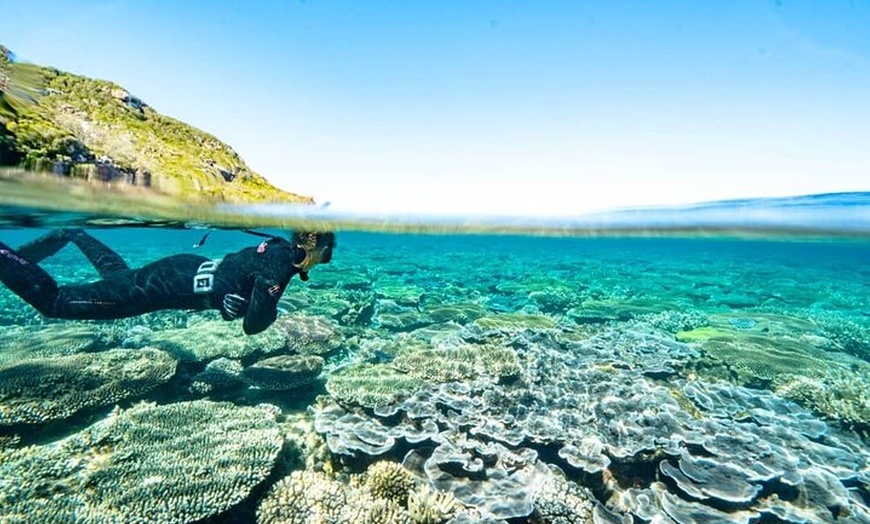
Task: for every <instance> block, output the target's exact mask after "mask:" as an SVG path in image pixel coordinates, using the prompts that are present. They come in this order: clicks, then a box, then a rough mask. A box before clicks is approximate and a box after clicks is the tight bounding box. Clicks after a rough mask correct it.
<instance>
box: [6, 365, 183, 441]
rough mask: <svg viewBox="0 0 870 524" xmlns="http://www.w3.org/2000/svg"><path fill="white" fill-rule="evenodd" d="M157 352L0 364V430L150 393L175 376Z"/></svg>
mask: <svg viewBox="0 0 870 524" xmlns="http://www.w3.org/2000/svg"><path fill="white" fill-rule="evenodd" d="M175 365H176V364H175V360H173V359H172V357H170V356H169V354H168V353H166V352H164V351H161V350H159V349H153V348H144V349H139V350H132V349H115V350H111V351H105V352H100V353H79V354H75V355H68V356H61V357H53V358H50V357H42V358H39V357H37V358H31V359H28V360H24V361H22V362H19V363H16V364H7V365H4V366H0V427H2V426H10V425H15V424H41V423H45V422H48V421H51V420H58V419H63V418H67V417H70V416H72V415H74V414H75V413H77V412H79V411H81V410H83V409H86V408H91V407H97V406H107V405H111V404H113V403H115V402H119V401H121V400H123V399H126V398H130V397H135V396H137V395H141V394H143V393H146V392H148V391H150V390H151V389H153V388H155V387H157V386H159V385H160V384H163V383H165V382H166V381H168V380H169V379H170V378H171V377H172V376H173V375H174V374H175Z"/></svg>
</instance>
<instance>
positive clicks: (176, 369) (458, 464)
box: [0, 194, 870, 523]
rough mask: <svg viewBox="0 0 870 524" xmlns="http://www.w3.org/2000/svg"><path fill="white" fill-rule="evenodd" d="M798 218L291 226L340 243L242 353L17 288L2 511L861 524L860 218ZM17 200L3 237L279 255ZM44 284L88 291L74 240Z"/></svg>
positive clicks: (238, 235) (0, 375)
mask: <svg viewBox="0 0 870 524" xmlns="http://www.w3.org/2000/svg"><path fill="white" fill-rule="evenodd" d="M820 200H822V201H824V202H823V205H824V206H827V207H825V208H824V209H823V212H819V209H820V207H819V205H816V206H815V207H814V204H819V202H820ZM795 202H796V201H793V202H792V203H791V204H793V205H786V206H785V207H789V208H790V209H791V211H794V209H795V208H799V209H800V211H801V213H803V214H801V213H798V214H794V213H792V214H791V215H789V214H783V213H781V212H779V211H777V210H776V209H775V208H776V207H777V206H765V205H764V204H763V203H757V202H756V203H747V202H738V203H728V204H721V205H716V206H705V208H706V209H708V210H709V209H714V210H715V213H714V214H713V215H710V214H706V215H704V216H706V217H707V218H706V219H705V218H704V216H702V215H698V214H694V215H693V214H692V213H694V212H697V208H695V209H694V210H682V211H680V210H667V214H665V215H661V214H659V215H652V214H649V212H646V211H645V212H642V213H622V214H619V215H618V216H617V215H607V214H605V215H598V216H596V217H594V218H589V217H587V218H584V219H582V220H580V221H577V220H574V221H572V222H571V223H570V224H567V223H566V222H561V223H557V222H556V221H553V220H538V221H531V223H532V225H530V221H529V220H528V219H525V220H523V221H520V222H521V224H520V225H521V226H522V227H521V229H522V231H524V232H525V233H535V234H534V235H529V234H519V231H520V229H517V228H516V227H514V226H516V225H517V222H513V223H512V222H509V221H507V222H506V221H502V222H500V223H498V224H497V225H494V224H496V222H494V221H487V222H484V223H483V226H485V227H483V226H481V223H479V222H478V223H475V224H474V225H473V226H468V225H463V222H462V221H457V220H453V221H448V222H445V223H441V224H440V225H439V224H437V223H432V222H431V221H428V222H427V221H423V222H420V221H417V222H412V221H409V222H406V223H404V224H403V223H391V222H389V221H372V220H368V221H366V220H359V221H356V222H354V221H353V220H350V219H348V217H339V218H340V220H335V221H333V222H330V219H331V218H334V217H329V216H324V215H316V216H314V217H313V218H312V217H304V216H303V217H301V218H300V216H299V215H289V216H288V215H287V214H284V215H283V218H281V220H287V223H288V224H298V225H303V224H304V225H311V224H314V225H317V226H327V227H336V228H338V233H337V241H338V246H337V248H336V250H335V255H334V258H333V261H332V263H331V264H328V265H324V266H320V267H317V268H315V269H314V270H313V271H312V272H311V279H310V281H308V282H301V281H299V280H298V279H295V278H294V279H293V281H292V282H291V285H290V286H289V287H288V289H287V290H286V292H285V293H284V295H283V297H282V298H281V301H280V310H279V319H278V321H277V322H276V323H275V324H274V325H273V326H272V327H271V328H270V329H269V330H267V331H266V332H265V333H263V334H261V335H257V336H254V337H246V336H245V335H244V334H243V332H242V329H241V326H240V323H239V322H238V321H236V322H224V321H222V320H221V318H220V316H219V315H218V314H217V312H215V311H206V312H187V311H168V312H158V313H151V314H147V315H143V316H140V317H134V318H130V319H123V320H117V321H78V322H74V321H57V320H47V319H45V318H43V317H41V316H40V315H39V314H38V313H37V312H35V311H34V310H33V309H32V308H31V307H30V306H28V305H27V304H26V303H24V302H23V301H22V300H21V299H19V298H18V297H17V296H15V295H14V294H12V293H11V292H9V291H8V290H7V289H5V288H3V289H0V522H74V521H76V520H79V521H82V522H154V523H157V522H160V523H165V522H176V523H181V522H203V521H204V522H261V523H281V522H286V523H291V522H292V523H298V522H311V523H315V522H318V523H319V522H348V523H350V522H372V523H374V522H418V523H423V522H425V523H431V522H448V521H450V522H454V523H460V522H506V521H509V522H537V523H575V522H630V521H632V520H633V521H634V522H679V523H691V522H870V510H868V506H870V448H868V445H867V444H868V435H870V433H868V432H870V400H868V397H870V396H868V394H867V388H868V381H870V362H868V360H870V242H868V240H867V238H868V231H870V227H868V225H867V224H868V222H870V218H868V217H870V213H868V210H870V206H868V198H867V195H866V194H858V195H855V194H853V195H846V196H839V197H827V199H825V198H821V199H819V198H816V199H804V200H801V201H800V203H799V205H797V204H795ZM24 203H25V204H27V205H26V206H24V207H16V206H13V205H10V203H9V202H8V201H7V202H6V204H7V205H5V207H3V210H2V214H3V220H4V225H5V229H3V230H0V241H2V242H4V243H6V244H8V245H10V246H13V247H16V246H19V245H21V244H23V243H25V242H27V241H30V240H32V239H34V238H36V237H37V236H38V235H40V234H42V233H43V232H45V229H44V228H45V227H49V226H50V227H58V226H62V225H85V226H87V227H88V231H89V232H91V233H92V234H93V235H94V236H95V237H97V238H98V239H100V240H102V241H104V242H105V243H106V244H108V245H110V246H111V247H113V248H114V249H115V250H116V251H117V252H118V253H119V254H120V255H122V256H123V257H124V259H125V260H126V261H127V262H128V263H129V265H130V266H132V267H137V266H140V265H143V264H146V263H148V262H151V261H153V260H156V259H159V258H161V257H164V256H167V255H171V254H177V253H196V254H201V255H203V256H206V257H209V258H215V259H217V258H221V257H223V256H224V255H225V254H227V253H230V252H233V251H237V250H239V249H242V248H244V247H248V246H251V245H257V244H258V243H259V242H260V241H261V239H260V238H258V237H254V236H251V235H249V234H246V233H243V232H240V231H233V230H216V231H214V232H213V233H212V234H211V236H210V237H209V238H208V240H207V241H206V242H205V244H204V245H202V246H200V247H194V246H195V245H196V244H198V243H199V242H200V240H201V238H202V236H203V233H204V230H203V229H201V227H202V226H205V225H207V224H205V223H204V221H203V220H202V217H192V218H195V220H190V222H195V223H196V225H197V228H196V229H189V228H188V229H185V228H183V227H181V226H183V224H185V223H186V222H187V221H185V220H180V218H183V217H179V216H177V215H173V216H172V217H170V218H169V219H167V220H165V221H161V220H158V217H156V216H154V215H153V214H152V215H148V219H147V220H145V219H143V217H142V216H141V215H134V214H131V215H128V216H122V215H121V214H118V213H116V214H114V215H112V216H111V217H109V216H107V214H106V213H102V214H101V215H100V216H99V218H97V217H95V216H94V215H92V214H88V213H85V212H83V211H82V210H80V209H76V213H72V214H70V213H63V212H61V210H59V209H57V208H53V209H49V210H39V209H35V208H34V207H33V205H32V204H33V202H24ZM778 205H779V207H783V206H782V203H780V204H778ZM747 208H752V210H753V212H752V213H749V214H747V213H746V211H747ZM780 211H781V210H780ZM294 213H296V211H294ZM813 213H815V214H813ZM838 213H839V214H838ZM655 216H658V217H659V218H655ZM662 216H664V217H665V218H661V217H662ZM276 217H282V215H281V213H280V212H278V211H276V210H275V209H272V210H269V211H268V212H264V213H260V215H259V218H257V217H254V218H250V217H249V218H248V219H246V220H244V221H242V222H240V223H239V225H243V226H246V227H249V226H255V225H257V224H258V223H261V224H262V225H263V226H264V227H265V228H266V229H267V230H269V231H271V232H274V233H277V234H281V233H282V231H279V230H275V229H268V226H274V225H275V220H276ZM711 217H712V218H711ZM118 219H123V220H118ZM131 219H132V220H131ZM309 219H310V220H312V221H311V222H305V220H309ZM705 220H706V221H705ZM789 220H791V221H790V222H789ZM729 221H730V222H729ZM628 222H631V224H630V225H631V227H630V228H626V227H625V224H626V223H628ZM117 223H136V224H139V225H140V226H141V225H142V224H143V223H147V224H149V225H150V227H132V228H131V227H124V228H119V227H95V226H96V225H101V226H105V225H106V224H117ZM219 223H220V225H221V226H223V227H229V226H231V225H232V224H228V223H226V222H219ZM375 223H377V224H378V226H377V227H375V226H373V225H372V224H375ZM421 223H424V224H425V225H426V227H425V228H421V227H420V224H421ZM28 224H29V225H31V226H39V227H26V226H27V225H28ZM157 225H164V226H165V225H170V226H173V227H160V228H158V227H156V226H157ZM385 225H388V226H390V227H389V228H388V227H381V226H385ZM367 228H368V229H379V230H383V229H393V230H410V231H414V230H420V229H424V230H425V233H422V234H414V233H410V232H403V233H399V232H385V231H366V229H367ZM623 230H624V231H623ZM504 231H508V232H512V233H511V234H494V233H495V232H504ZM445 232H449V233H450V234H445ZM568 233H573V235H571V234H568ZM590 237H596V238H590ZM597 237H600V238H597ZM41 265H42V267H44V268H45V269H46V270H47V271H48V272H49V273H51V274H52V275H53V276H54V277H55V278H56V279H57V280H58V281H59V282H60V283H61V284H75V283H84V282H88V281H92V280H95V279H97V278H98V275H97V273H96V271H95V270H94V269H93V268H92V267H91V266H90V265H89V263H88V262H87V260H86V259H85V258H84V257H83V256H82V255H81V254H80V253H79V252H78V251H76V250H75V248H74V247H72V246H70V247H67V248H65V249H64V250H62V251H61V252H60V253H58V254H57V255H55V256H53V257H51V258H49V259H47V260H46V261H45V262H43V263H42V264H41ZM311 355H314V357H311ZM281 356H284V358H283V360H282V359H280V358H279V359H277V360H275V357H281ZM311 358H314V359H315V360H316V359H318V358H319V359H322V360H319V361H318V362H319V364H320V365H321V366H322V367H318V368H317V370H318V371H319V374H317V373H314V374H312V373H311V372H310V368H305V367H304V366H301V365H300V364H299V363H300V362H303V361H304V359H311ZM266 359H272V360H266ZM294 359H295V360H294ZM264 368H266V372H263V369H264ZM306 370H307V371H306ZM269 373H271V374H269ZM294 373H295V375H294ZM315 375H316V376H315ZM264 376H266V377H267V378H268V379H264V378H263V377H264ZM273 387H282V388H285V389H272V388H273ZM402 464H404V466H401V465H402ZM317 519H321V520H317Z"/></svg>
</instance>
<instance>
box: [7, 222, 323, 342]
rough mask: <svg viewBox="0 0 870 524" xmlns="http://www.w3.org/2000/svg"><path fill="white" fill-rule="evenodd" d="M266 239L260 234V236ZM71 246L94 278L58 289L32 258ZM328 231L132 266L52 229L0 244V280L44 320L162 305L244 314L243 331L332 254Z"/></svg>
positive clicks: (97, 245)
mask: <svg viewBox="0 0 870 524" xmlns="http://www.w3.org/2000/svg"><path fill="white" fill-rule="evenodd" d="M263 236H267V235H263ZM69 242H72V243H73V244H75V245H76V246H77V247H78V248H79V249H80V250H81V252H82V253H84V255H85V256H86V257H87V258H88V260H89V261H90V262H91V264H93V266H94V267H95V268H96V270H97V272H98V273H99V275H100V277H101V280H98V281H96V282H91V283H88V284H80V285H64V286H59V285H58V284H57V282H56V281H55V280H54V279H53V278H52V277H51V275H49V274H48V273H47V272H46V271H45V270H44V269H42V268H41V267H39V266H38V264H39V262H41V261H43V260H45V259H46V258H48V257H50V256H52V255H54V254H55V253H57V252H58V251H60V249H61V248H63V247H64V246H65V245H67V243H69ZM334 246H335V235H334V234H333V233H294V234H293V237H292V239H291V240H290V241H287V240H285V239H282V238H279V237H269V238H268V239H267V240H264V241H263V242H261V243H260V245H259V246H257V247H249V248H245V249H242V250H241V251H238V252H236V253H231V254H229V255H227V256H225V257H224V258H223V259H221V260H211V259H208V258H205V257H202V256H199V255H191V254H181V255H172V256H169V257H166V258H162V259H160V260H157V261H155V262H152V263H150V264H147V265H145V266H142V267H141V268H138V269H130V267H128V266H127V264H126V262H124V260H123V259H122V258H121V257H120V256H119V255H118V254H117V253H115V252H114V251H112V250H111V249H110V248H109V247H108V246H106V245H105V244H103V243H102V242H100V241H99V240H97V239H95V238H94V237H92V236H91V235H89V234H87V233H86V232H85V231H83V230H81V229H59V230H55V231H52V232H50V233H48V234H46V235H44V236H42V237H40V238H38V239H36V240H34V241H32V242H30V243H27V244H25V245H23V246H21V247H20V248H18V249H17V250H14V249H12V248H10V247H9V246H7V245H6V244H3V243H2V242H0V281H2V282H3V283H4V284H6V286H7V287H8V288H9V289H11V290H12V291H13V292H15V294H17V295H18V296H19V297H21V298H22V299H24V300H25V301H26V302H28V303H29V304H30V305H32V306H33V307H34V308H36V310H37V311H39V312H40V313H42V314H43V315H45V316H47V317H50V318H63V319H76V320H106V319H116V318H124V317H131V316H135V315H141V314H142V313H148V312H151V311H158V310H164V309H189V310H205V309H217V310H219V311H220V312H221V316H222V317H223V319H224V320H234V319H236V318H244V322H243V324H242V326H243V329H244V331H245V333H246V334H248V335H253V334H255V333H259V332H261V331H263V330H264V329H266V328H267V327H269V326H270V325H271V324H272V323H273V322H274V321H275V318H276V317H277V315H278V310H277V306H278V299H279V298H281V294H282V293H283V292H284V288H286V287H287V284H289V282H290V279H291V278H292V277H293V275H296V274H298V275H299V278H300V279H302V280H303V281H307V280H308V272H309V271H310V270H311V268H313V267H314V266H315V265H317V264H327V263H329V261H330V260H331V259H332V250H333V247H334Z"/></svg>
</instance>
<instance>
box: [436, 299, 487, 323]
mask: <svg viewBox="0 0 870 524" xmlns="http://www.w3.org/2000/svg"><path fill="white" fill-rule="evenodd" d="M426 314H427V315H428V316H429V318H430V319H432V321H433V322H456V323H457V324H468V323H469V322H472V321H474V320H477V319H478V318H480V317H483V316H485V315H486V309H485V308H484V307H483V306H481V305H480V304H476V303H473V302H460V303H454V304H440V303H438V304H433V305H431V306H428V307H427V308H426Z"/></svg>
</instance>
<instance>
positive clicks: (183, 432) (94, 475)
mask: <svg viewBox="0 0 870 524" xmlns="http://www.w3.org/2000/svg"><path fill="white" fill-rule="evenodd" d="M277 415H278V410H277V408H274V407H271V406H257V407H239V406H233V405H231V404H229V403H215V402H209V401H202V400H201V401H194V402H181V403H177V404H169V405H165V406H156V405H153V404H142V405H138V406H136V407H133V408H131V409H128V410H124V411H116V412H115V413H113V414H112V416H110V417H109V418H107V419H105V420H103V421H101V422H98V423H96V424H94V425H93V426H91V427H89V428H87V429H85V430H83V431H81V432H80V433H76V434H74V435H72V436H70V437H67V438H65V439H63V440H61V441H59V442H57V443H55V444H49V445H45V446H29V447H25V448H20V449H12V450H0V520H2V521H3V522H9V523H21V524H24V523H30V522H44V523H58V524H60V523H66V522H79V521H81V522H91V523H95V524H102V523H113V524H116V523H120V522H149V523H164V524H174V523H178V524H181V523H188V522H193V521H196V520H199V519H203V518H206V517H209V516H212V515H217V514H219V513H221V512H223V511H225V510H227V509H228V508H230V507H232V506H234V505H235V504H237V503H239V502H240V501H241V500H243V499H244V498H245V497H247V496H248V494H249V493H250V492H251V490H252V489H253V488H254V487H255V486H257V485H258V484H259V483H260V482H262V481H263V479H265V478H266V476H267V475H268V474H269V472H270V471H271V470H272V467H273V465H274V463H275V459H276V457H277V456H278V452H279V451H280V450H281V446H282V438H281V435H280V432H279V429H278V426H277V424H276V422H275V418H276V416H277Z"/></svg>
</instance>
